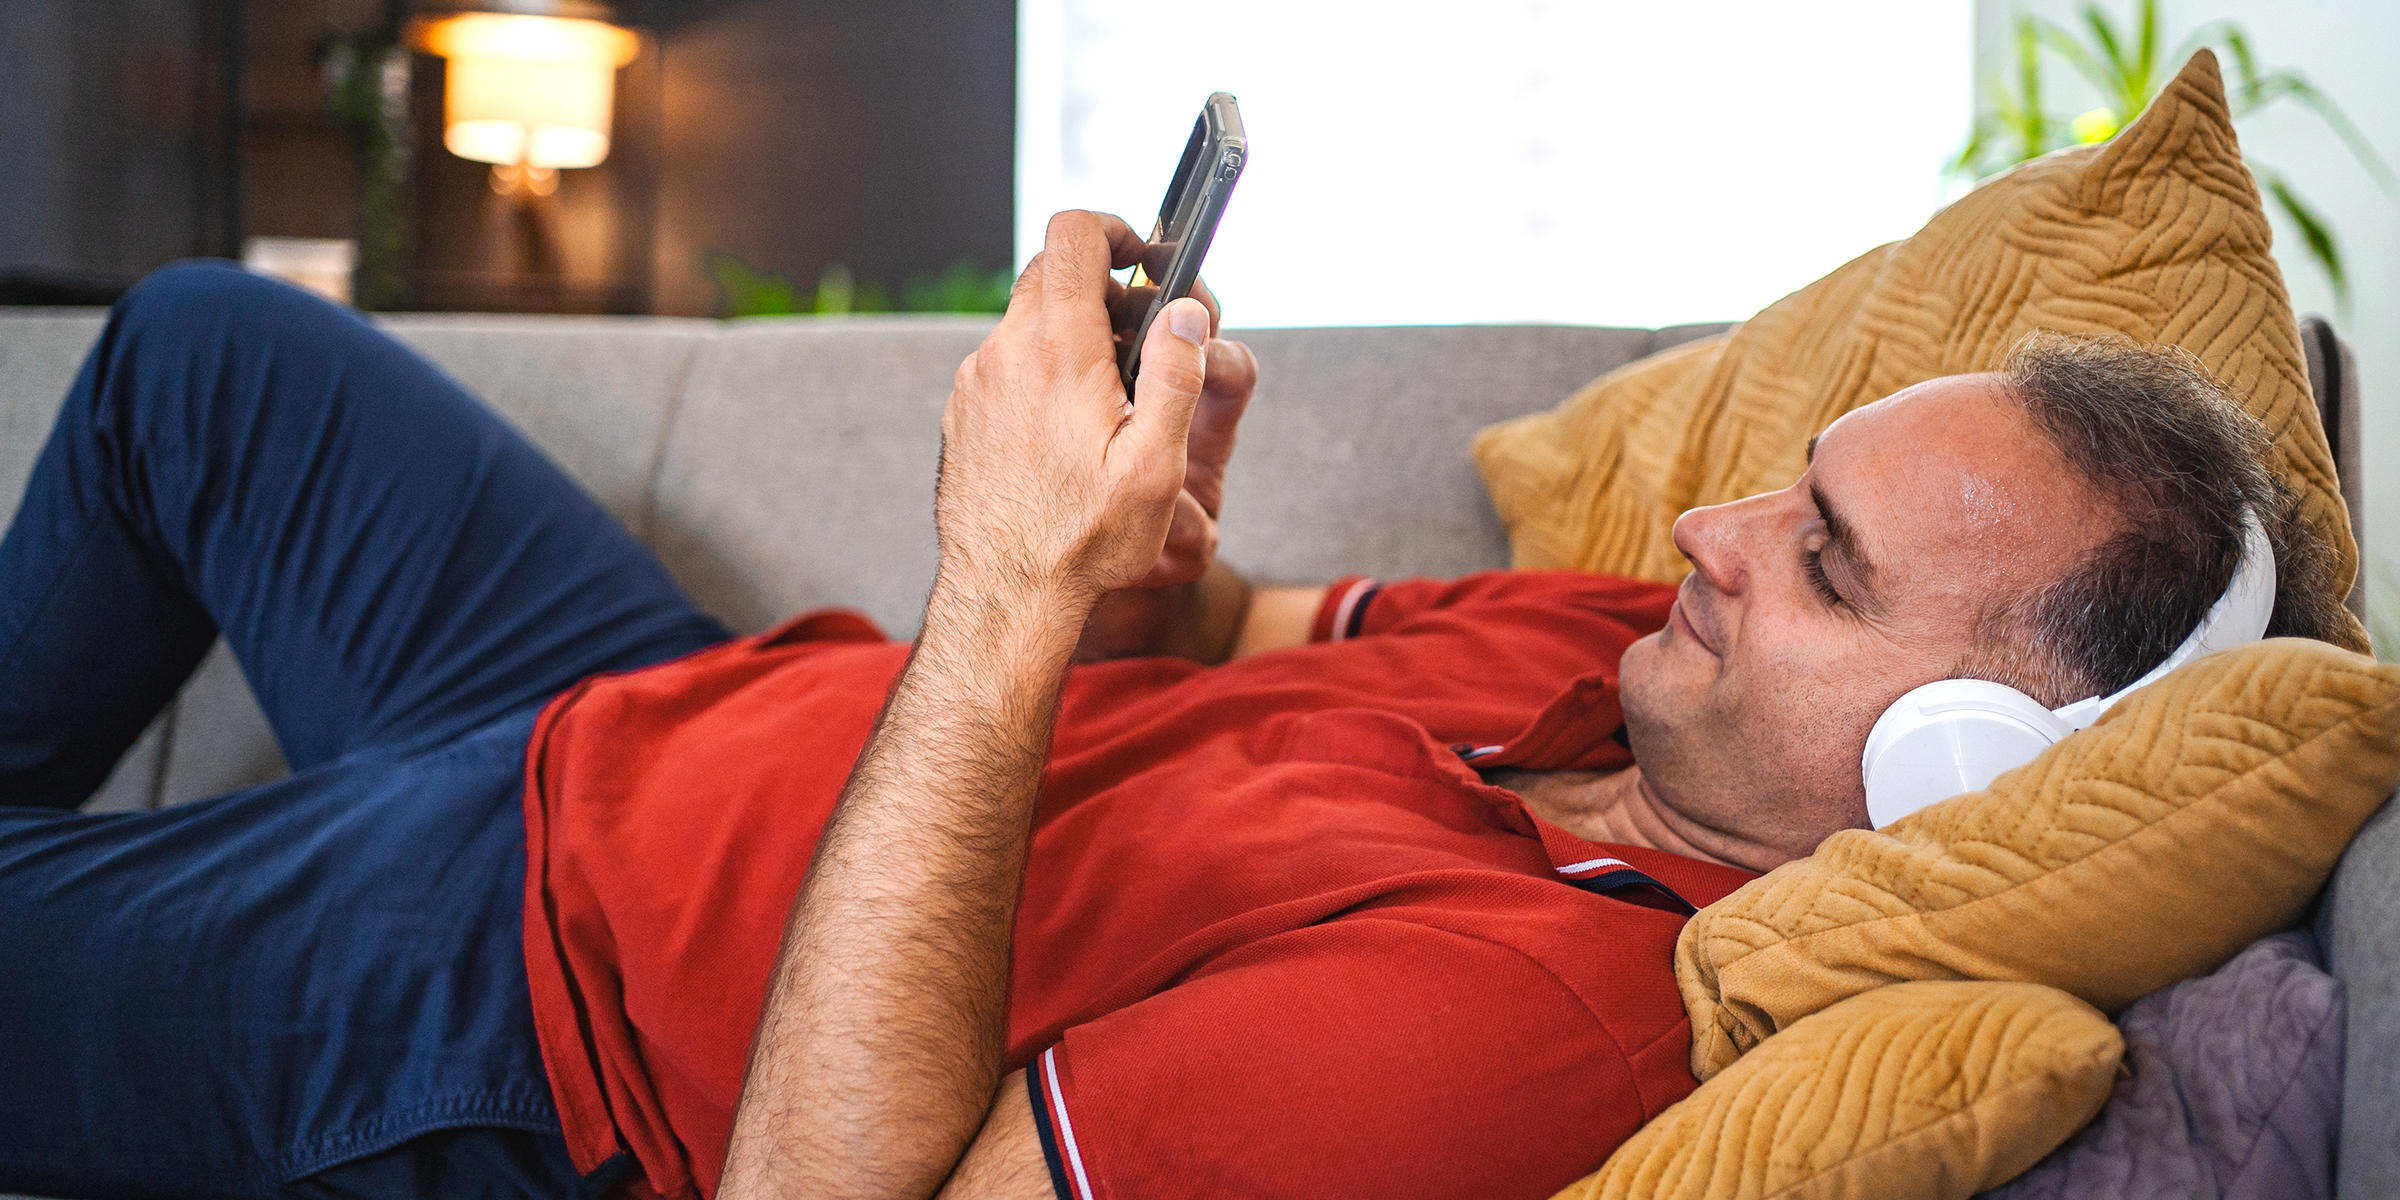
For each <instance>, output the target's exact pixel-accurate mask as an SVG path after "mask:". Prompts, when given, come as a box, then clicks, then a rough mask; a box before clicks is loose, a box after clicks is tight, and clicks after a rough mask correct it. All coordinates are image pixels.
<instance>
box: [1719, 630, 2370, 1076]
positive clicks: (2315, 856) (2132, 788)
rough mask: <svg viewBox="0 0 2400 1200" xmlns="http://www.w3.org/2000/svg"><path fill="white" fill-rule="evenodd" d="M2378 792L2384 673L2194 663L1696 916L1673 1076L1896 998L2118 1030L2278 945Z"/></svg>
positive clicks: (2273, 659)
mask: <svg viewBox="0 0 2400 1200" xmlns="http://www.w3.org/2000/svg"><path fill="white" fill-rule="evenodd" d="M2395 778H2400V666H2387V665H2380V664H2377V663H2376V662H2374V661H2373V660H2371V659H2368V658H2366V657H2364V656H2362V655H2357V654H2352V653H2350V652H2348V651H2346V650H2340V649H2337V648H2335V647H2332V646H2328V645H2325V644H2324V643H2321V642H2312V641H2303V640H2298V639H2280V638H2279V639H2275V640H2272V641H2266V642H2257V643H2253V644H2251V645H2248V646H2244V647H2240V648H2237V649H2234V650H2228V651H2225V652H2224V653H2221V654H2215V655H2211V656H2209V657H2207V658H2203V659H2201V660H2199V661H2198V662H2195V663H2193V664H2191V665H2189V666H2187V667H2184V668H2183V669H2182V670H2179V671H2177V672H2175V673H2174V674H2173V675H2170V676H2168V677H2167V678H2166V679H2164V680H2162V681H2160V682H2158V683H2156V684H2153V685H2151V686H2149V687H2147V688H2144V689H2142V690H2141V691H2139V692H2137V693H2135V694H2134V695H2133V696H2131V697H2129V698H2128V699H2126V700H2125V701H2123V702H2121V703H2119V704H2118V705H2117V706H2116V707H2114V708H2112V709H2110V710H2109V712H2108V713H2107V715H2105V716H2103V717H2102V718H2101V719H2100V721H2099V723H2098V724H2096V725H2094V726H2093V727H2092V728H2090V729H2088V730H2085V731H2083V732H2082V733H2079V734H2077V735H2075V736H2074V737H2070V738H2068V739H2067V740H2065V741H2063V742H2060V743H2059V744H2058V745H2056V746H2052V747H2051V748H2050V749H2049V750H2047V751H2045V752H2044V753H2043V754H2042V756H2041V757H2040V758H2037V759H2035V760H2034V761H2033V762H2031V763H2029V764H2027V765H2025V766H2022V767H2019V768H2017V769H2015V770H2013V771H2010V772H2008V773H2006V774H2004V775H2002V776H2000V777H1999V778H1998V779H1996V780H1994V781H1993V782H1992V786H1991V787H1990V788H1988V789H1986V790H1985V791H1981V792H1971V793H1968V794H1966V795H1963V796H1957V797H1953V798H1951V799H1949V800H1945V801H1942V802H1941V803H1939V804H1935V805H1932V806H1930V807H1928V808H1924V809H1921V810H1919V811H1918V812H1916V813H1914V814H1912V815H1910V816H1908V817H1906V818H1903V819H1901V820H1899V821H1897V822H1894V823H1893V824H1891V825H1890V826H1887V827H1885V828H1884V829H1882V830H1880V831H1870V830H1863V829H1851V830H1844V831H1842V832H1840V833H1836V834H1834V835H1833V836H1832V837H1829V838H1827V839H1826V840H1825V842H1824V843H1823V844H1822V845H1820V846H1819V847H1818V848H1817V851H1816V853H1815V854H1812V855H1810V856H1809V857H1807V858H1805V859H1801V860H1799V861H1797V862H1791V863H1786V864H1784V865H1783V866H1781V867H1777V868H1776V869H1775V870H1773V871H1771V872H1769V873H1767V874H1766V875H1764V876H1762V877H1760V878H1759V879H1756V880H1754V881H1752V882H1751V883H1749V884H1746V885H1744V886H1743V887H1742V889H1741V890H1739V891H1737V892H1735V893H1734V894H1732V895H1730V896H1727V897H1726V898H1725V899H1723V900H1720V901H1718V902H1717V903H1715V904H1712V905H1709V906H1708V907H1707V908H1705V909H1702V910H1701V911H1700V914H1699V915H1698V916H1696V917H1694V918H1693V919H1692V920H1691V922H1690V923H1689V924H1687V925H1685V926H1684V929H1683V933H1682V936H1681V937H1680V938H1679V939H1678V940H1677V942H1676V947H1675V974H1676V981H1677V983H1678V984H1679V985H1680V986H1681V988H1682V991H1683V1001H1684V1007H1685V1009H1686V1010H1687V1011H1689V1013H1690V1014H1691V1018H1692V1071H1693V1073H1694V1074H1696V1075H1698V1076H1699V1077H1700V1078H1702V1079H1707V1078H1709V1077H1710V1076H1712V1075H1715V1074H1716V1073H1717V1072H1719V1071H1722V1070H1724V1069H1725V1068H1726V1067H1728V1066H1729V1065H1731V1064H1732V1063H1733V1062H1734V1060H1735V1059H1737V1058H1739V1057H1740V1056H1741V1055H1742V1054H1743V1053H1744V1052H1746V1051H1749V1050H1751V1049H1752V1048H1753V1047H1756V1046H1758V1045H1759V1044H1760V1043H1761V1042H1763V1041H1765V1040H1766V1039H1767V1037H1768V1035H1770V1034H1773V1033H1774V1032H1776V1031H1777V1030H1779V1029H1783V1028H1786V1027H1788V1026H1791V1025H1792V1024H1793V1023H1794V1022H1797V1021H1799V1020H1800V1019H1801V1018H1803V1017H1806V1016H1808V1015H1809V1014H1811V1013H1816V1012H1820V1011H1823V1010H1825V1009H1827V1008H1830V1007H1832V1006H1833V1005H1834V1004H1836V1003H1839V1002H1840V1001H1842V1000H1844V999H1847V998H1849V997H1851V996H1855V995H1857V994H1859V993H1861V992H1865V991H1868V990H1870V989H1873V988H1877V987H1880V986H1883V985H1885V984H1890V983H1898V982H1902V981H1906V980H1918V979H1982V980H2021V981H2026V982H2032V983H2040V984H2046V985H2048V986H2051V987H2056V988H2060V989H2063V990H2065V991H2067V992H2069V993H2072V994H2073V995H2075V996H2077V997H2079V998H2081V999H2083V1000H2084V1001H2086V1002H2088V1003H2090V1004H2092V1005H2094V1006H2095V1007H2098V1008H2100V1009H2102V1010H2104V1011H2108V1012H2116V1011H2118V1010H2121V1009H2123V1008H2124V1007H2125V1006H2126V1005H2128V1004H2130V1003H2132V1002H2133V1001H2134V1000H2135V999H2137V998H2139V997H2141V996H2143V995H2146V994H2148V993H2150V992H2153V991H2156V990H2158V989H2160V988H2162V987H2165V986H2167V985H2168V984H2171V983H2174V982H2176V981H2178V980H2181V979H2187V978H2191V977H2193V976H2197V975H2201V974H2204V973H2206V972H2208V971H2210V970H2213V969H2215V968H2216V967H2217V966H2219V965H2220V964H2222V963H2224V962H2225V961H2226V960H2227V959H2229V958H2231V957H2232V956H2233V955H2234V953H2235V952H2236V951H2238V950H2240V949H2241V948H2242V947H2244V946H2246V945H2248V944H2250V943H2251V942H2253V941H2256V940H2257V939H2259V938H2261V937H2264V936H2266V935H2267V934H2269V933H2272V932H2274V931H2276V930H2279V929H2285V928H2289V927H2290V926H2291V925H2292V924H2293V923H2294V922H2295V921H2297V920H2298V918H2299V916H2300V913H2301V910H2302V909H2303V908H2305V907H2306V906H2307V904H2308V901H2309V897H2310V896H2312V895H2314V894H2315V893H2316V891H2317V889H2318V888H2319V887H2320V886H2321V885H2322V884H2323V883H2324V881H2325V878H2326V876H2327V875H2328V874H2329V873H2330V872H2331V871H2332V869H2333V866H2334V863H2335V861H2336V860H2337V859H2339V858H2340V856H2341V853H2342V849H2343V847H2344V846H2346V845H2347V844H2348V843H2349V841H2350V837H2351V835H2352V834H2353V833H2355V832H2356V831H2357V830H2358V828H2359V826H2360V825H2361V824H2363V823H2364V822H2365V821H2366V819H2367V818H2368V817H2369V816H2371V815H2373V814H2374V812H2375V810H2376V809H2377V807H2379V806H2380V805H2381V804H2382V803H2383V800H2384V797H2385V795H2386V794H2388V793H2389V792H2390V791H2391V790H2392V785H2393V782H2394V780H2395Z"/></svg>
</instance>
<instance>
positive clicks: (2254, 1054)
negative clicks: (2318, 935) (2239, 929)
mask: <svg viewBox="0 0 2400 1200" xmlns="http://www.w3.org/2000/svg"><path fill="white" fill-rule="evenodd" d="M2320 961H2321V960H2320V959H2319V957H2318V953H2317V944H2316V939H2314V938H2312V937H2311V936H2309V934H2308V933H2307V932H2306V931H2305V930H2295V931H2292V932H2290V933H2281V934H2277V935H2275V936H2274V937H2270V938H2266V939H2264V940H2262V941H2259V942H2257V943H2255V944H2253V945H2252V946H2251V947H2250V948H2249V949H2247V950H2244V951H2242V952H2241V953H2240V954H2238V955H2236V956H2234V959H2233V961H2232V962H2229V963H2227V964H2225V966H2224V967H2223V968H2222V969H2220V970H2219V971H2217V972H2216V973H2215V974H2213V975H2209V976H2206V977H2204V978H2200V979H2193V980H2187V981H2185V982H2183V983H2179V984H2176V985H2175V986H2173V987H2170V988H2166V989H2164V990H2161V991H2158V992H2154V993H2152V994H2150V995H2148V996H2145V997H2143V998H2142V999H2140V1000H2138V1001H2136V1002H2135V1003H2134V1004H2133V1006H2132V1007H2131V1008H2128V1009H2126V1010H2125V1013H2124V1015H2123V1016H2121V1017H2120V1018H2118V1021H2117V1025H2118V1027H2119V1028H2120V1029H2122V1030H2124V1033H2125V1065H2124V1069H2123V1070H2122V1071H2121V1073H2120V1074H2119V1076H2118V1079H2117V1085H2116V1090H2115V1091H2114V1092H2113V1093H2112V1094H2111V1095H2110V1097H2109V1101H2108V1104H2107V1105H2106V1106H2105V1107H2103V1108H2102V1109H2101V1110H2100V1115H2099V1116H2098V1117H2096V1118H2094V1119H2093V1121H2092V1123H2091V1124H2090V1125H2088V1126H2086V1127H2084V1130H2083V1131H2082V1132H2081V1133H2078V1134H2076V1135H2075V1136H2074V1137H2073V1138H2072V1139H2070V1140H2069V1141H2068V1142H2067V1143H2066V1144H2065V1145H2063V1146H2060V1147H2059V1148H2058V1149H2057V1150H2056V1151H2054V1152H2053V1153H2051V1155H2050V1156H2049V1157H2048V1158H2045V1159H2043V1160H2042V1161H2041V1162H2039V1163H2036V1164H2034V1166H2033V1169H2031V1170H2029V1171H2027V1172H2026V1173H2025V1174H2023V1175H2021V1176H2018V1177H2017V1178H2016V1179H2015V1180H2013V1181H2011V1182H2009V1183H2007V1184H2004V1185H2002V1186H2000V1187H1998V1188H1995V1189H1993V1190H1991V1191H1988V1192H1985V1193H1983V1197H1984V1200H2068V1198H2077V1200H2080V1198H2083V1197H2092V1198H2094V1200H2098V1198H2100V1197H2109V1198H2111V1200H2152V1198H2156V1200H2168V1198H2170V1197H2171V1198H2173V1200H2213V1198H2217V1197H2222V1198H2224V1200H2308V1198H2325V1200H2330V1197H2331V1196H2332V1195H2333V1149H2334V1140H2335V1136H2336V1134H2337V1132H2338V1130H2339V1128H2340V1122H2341V1105H2342V1019H2343V1003H2342V985H2341V982H2340V981H2339V980H2336V979H2335V978H2334V977H2333V976H2331V975H2328V974H2326V973H2325V971H2324V970H2323V969H2322V968H2321V966H2320V965H2319V964H2320Z"/></svg>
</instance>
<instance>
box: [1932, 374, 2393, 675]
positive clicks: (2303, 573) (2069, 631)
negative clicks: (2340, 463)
mask: <svg viewBox="0 0 2400 1200" xmlns="http://www.w3.org/2000/svg"><path fill="white" fill-rule="evenodd" d="M2002 372H2003V374H2004V376H2005V377H2006V386H2007V389H2008V391H2009V392H2010V393H2011V394H2012V395H2013V396H2014V398H2015V399H2016V400H2017V401H2018V402H2020V403H2022V404H2024V405H2025V408H2026V411H2027V413H2028V415H2030V416H2031V417H2032V418H2033V423H2034V425H2035V427H2036V428H2038V429H2040V430H2041V431H2042V433H2043V434H2044V435H2045V436H2047V437H2048V438H2049V439H2050V441H2051V443H2052V444H2053V445H2055V446H2056V447H2057V448H2058V450H2059V452H2060V454H2062V455H2064V456H2065V458H2066V460H2067V463H2068V465H2069V466H2070V467H2071V468H2073V469H2074V470H2075V471H2076V473H2078V474H2079V475H2081V476H2082V477H2083V478H2084V480H2085V481H2086V482H2088V483H2090V484H2091V485H2092V486H2093V487H2094V488H2096V489H2097V490H2098V491H2099V492H2100V494H2101V495H2103V496H2106V497H2108V498H2109V500H2110V501H2111V502H2112V503H2113V504H2114V505H2115V506H2116V509H2117V512H2118V515H2119V517H2120V519H2121V521H2122V524H2123V528H2121V529H2120V530H2119V531H2118V532H2117V534H2116V535H2115V536H2113V537H2111V538H2109V539H2108V540H2107V541H2105V542H2103V543H2101V544H2100V545H2099V546H2097V547H2095V548H2094V549H2092V550H2091V551H2090V552H2088V553H2087V554H2085V555H2084V557H2083V559H2082V560H2081V561H2079V562H2078V563H2076V564H2075V566H2074V567H2073V568H2071V569H2070V570H2069V571H2068V572H2067V573H2066V574H2065V575H2064V576H2062V577H2060V578H2059V579H2057V580H2054V581H2052V582H2051V583H2049V584H2047V585H2045V586H2042V587H2038V588H2034V589H2032V590H2031V591H2030V592H2028V593H2024V594H2020V595H2016V596H2011V597H2003V598H1999V599H1996V600H1995V601H1994V602H1993V603H1992V604H1990V605H1989V606H1987V608H1986V610H1985V612H1984V614H1983V619H1982V621H1981V623H1980V626H1979V628H1978V631H1977V638H1976V649H1975V651H1974V652H1973V653H1972V655H1971V656H1970V659H1969V661H1968V662H1966V663H1965V664H1962V666H1961V667H1960V673H1961V674H1962V675H1966V676H1971V677H1975V678H1982V679H1989V680H1993V681H1995V682H1999V683H2005V684H2008V685H2009V686H2011V687H2015V688H2016V689H2018V690H2019V691H2022V692H2025V693H2027V694H2028V695H2031V696H2033V697H2035V698H2036V699H2038V700H2040V701H2042V702H2043V703H2044V704H2047V705H2051V706H2053V707H2055V706H2057V705H2061V704H2068V703H2072V702H2074V701H2076V700H2080V699H2082V698H2084V697H2086V696H2105V695H2108V694H2110V693H2113V692H2115V691H2117V690H2119V689H2121V688H2124V687H2126V686H2128V685H2130V684H2132V683H2133V681H2134V680H2136V679H2138V678H2140V677H2141V676H2142V674H2143V673H2144V672H2146V671H2148V670H2149V669H2150V668H2152V667H2154V666H2156V665H2158V663H2160V662H2161V661H2163V660H2164V659H2165V658H2166V657H2167V655H2168V654H2169V653H2171V652H2173V650H2174V649H2175V647H2176V646H2178V645H2180V644H2181V643H2182V642H2183V639H2184V638H2186V637H2188V636H2190V634H2191V632H2192V630H2193V629H2194V628H2196V627H2197V626H2198V625H2199V624H2200V619H2201V618H2202V617H2203V616H2205V615H2206V614H2207V612H2208V609H2209V606H2210V605H2212V604H2214V603H2215V602H2216V599H2217V597H2218V596H2219V595H2222V594H2223V593H2224V591H2225V588H2226V585H2227V584H2229V583H2231V582H2232V580H2233V573H2234V569H2235V568H2236V567H2237V566H2239V565H2240V563H2241V555H2242V529H2243V523H2244V521H2243V518H2244V515H2245V514H2246V513H2249V512H2252V511H2255V512H2257V514H2258V517H2259V523H2260V524H2261V525H2263V526H2264V527H2265V528H2266V531H2267V536H2268V540H2269V541H2271V542H2272V543H2273V544H2274V547H2275V568H2276V576H2277V581H2276V595H2275V614H2274V617H2273V618H2272V619H2271V620H2270V621H2269V622H2268V625H2267V636H2269V637H2305V638H2315V639H2317V640H2319V641H2325V642H2331V643H2333V644H2335V645H2349V644H2350V643H2351V641H2352V637H2351V635H2350V632H2349V631H2350V629H2351V624H2350V622H2349V620H2348V614H2347V613H2346V612H2345V611H2344V610H2343V609H2342V607H2341V600H2340V597H2341V596H2343V595H2344V594H2345V593H2347V592H2348V590H2349V588H2348V581H2347V580H2342V581H2336V580H2335V579H2334V578H2333V575H2334V572H2335V569H2336V566H2337V564H2338V563H2339V561H2340V559H2339V554H2338V551H2337V550H2336V549H2335V548H2334V546H2333V545H2332V543H2331V542H2329V541H2328V540H2327V539H2326V538H2325V536H2324V534H2323V533H2322V532H2320V531H2319V530H2318V529H2317V528H2316V527H2315V526H2314V525H2312V524H2310V523H2309V522H2308V521H2307V520H2306V519H2305V518H2304V517H2303V516H2302V515H2301V512H2300V497H2299V495H2298V493H2296V492H2294V491H2293V490H2292V489H2291V488H2290V487H2289V486H2288V485H2286V484H2285V483H2284V482H2283V481H2282V480H2281V479H2279V478H2277V477H2276V475H2275V473H2274V471H2273V470H2271V469H2270V468H2269V466H2268V458H2269V455H2270V453H2271V452H2272V450H2273V445H2274V443H2273V439H2272V438H2271V437H2270V436H2269V435H2268V433H2267V430H2266V427H2265V426H2263V425H2261V424H2259V421H2258V418H2256V417H2253V416H2251V415H2250V413H2249V412H2248V411H2247V410H2246V409H2244V408H2243V407H2242V404H2241V402H2240V401H2239V400H2237V399H2235V398H2234V396H2233V395H2232V394H2231V393H2230V392H2228V391H2227V390H2226V388H2225V387H2224V385H2223V384H2220V383H2219V382H2218V381H2217V380H2216V378H2215V377H2214V376H2211V375H2210V374H2209V373H2208V370H2207V368H2205V367H2203V366H2201V364H2200V360H2199V359H2197V358H2195V357H2193V356H2192V354H2191V353H2190V352H2188V351H2186V350H2183V349H2181V348H2180V347H2174V346H2154V345H2146V344H2143V343H2140V342H2136V341H2134V340H2133V339H2131V338H2127V337H2124V336H2121V335H2108V336H2069V335H2065V334H2058V333H2048V332H2039V333H2035V334H2032V335H2030V336H2028V337H2027V338H2025V340H2023V341H2021V342H2019V343H2018V344H2017V346H2016V347H2015V349H2013V350H2012V351H2010V353H2009V356H2008V361H2007V363H2006V364H2005V366H2004V367H2003V368H2002ZM2028 648H2030V649H2028Z"/></svg>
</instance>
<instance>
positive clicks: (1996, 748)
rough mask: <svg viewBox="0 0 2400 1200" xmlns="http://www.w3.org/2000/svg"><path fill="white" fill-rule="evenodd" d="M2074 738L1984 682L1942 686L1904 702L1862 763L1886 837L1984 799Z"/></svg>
mask: <svg viewBox="0 0 2400 1200" xmlns="http://www.w3.org/2000/svg"><path fill="white" fill-rule="evenodd" d="M2071 732H2073V730H2072V729H2070V728H2069V727H2068V726H2067V723H2066V722H2064V721H2061V720H2059V719H2058V718H2057V717H2055V716H2053V715H2051V712H2050V710H2049V709H2046V708H2044V707H2042V706H2041V704H2040V702H2038V701H2036V700H2035V699H2034V698H2033V697H2031V696H2028V695H2026V694H2025V693H2023V692H2020V691H2018V690H2017V689H2015V688H2012V687H2008V686H2006V685H2004V684H1997V683H1990V682H1986V681H1984V680H1981V679H1942V680H1937V681H1935V682H1933V683H1929V684H1926V685H1925V686H1923V687H1921V688H1918V689H1916V690H1915V691H1912V692H1910V693H1908V694H1907V695H1905V696H1902V697H1900V698H1899V699H1898V700H1895V701H1893V702H1892V706H1891V707H1890V708H1887V709H1885V710H1884V711H1883V715H1882V716H1881V717H1878V718H1877V719H1876V721H1875V728H1874V729H1873V730H1872V731H1870V732H1869V733H1868V734H1867V748H1866V753H1865V755H1864V756H1863V757H1862V758H1861V760H1860V763H1859V769H1860V773H1861V774H1862V775H1863V776H1864V777H1865V780H1866V785H1867V816H1868V818H1869V819H1870V820H1872V821H1873V822H1874V825H1875V828H1877V829H1881V828H1883V827H1884V826H1886V825H1889V824H1891V823H1892V822H1894V821H1897V820H1899V819H1900V818H1902V817H1905V816H1907V815H1908V814H1910V813H1913V812H1915V811H1917V810H1918V809H1920V808H1923V807H1925V806H1926V805H1928V804H1934V803H1938V802H1940V801H1943V800H1947V799H1949V798H1950V797H1952V796H1957V795H1961V794H1964V793H1966V792H1977V791H1982V790H1983V789H1984V788H1986V787H1989V786H1990V785H1991V782H1992V780H1994V779H1996V778H1998V777H1999V776H2000V773H2001V772H2003V771H2006V770H2009V769H2011V768H2013V767H2021V766H2023V765H2025V764H2026V763H2029V762H2032V761H2033V760H2034V758H2035V757H2036V756H2038V755H2040V754H2041V752H2042V751H2044V750H2046V749H2048V748H2050V747H2051V746H2052V745H2055V744H2056V743H2057V742H2058V740H2059V739H2061V738H2063V737H2065V736H2067V735H2068V734H2069V733H2071Z"/></svg>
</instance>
